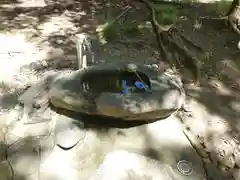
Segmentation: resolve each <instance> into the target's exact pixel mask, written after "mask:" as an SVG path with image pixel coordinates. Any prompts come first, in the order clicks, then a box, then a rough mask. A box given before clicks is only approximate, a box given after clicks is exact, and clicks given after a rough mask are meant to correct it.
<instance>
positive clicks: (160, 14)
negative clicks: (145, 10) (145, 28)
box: [155, 5, 179, 25]
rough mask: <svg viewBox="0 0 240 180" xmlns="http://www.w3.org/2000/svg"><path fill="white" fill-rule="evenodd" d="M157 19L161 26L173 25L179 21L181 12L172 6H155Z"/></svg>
mask: <svg viewBox="0 0 240 180" xmlns="http://www.w3.org/2000/svg"><path fill="white" fill-rule="evenodd" d="M155 12H156V19H157V21H158V22H159V23H160V24H163V25H169V24H173V23H175V22H176V21H177V19H178V13H179V10H178V9H177V8H176V7H174V6H172V5H161V6H155Z"/></svg>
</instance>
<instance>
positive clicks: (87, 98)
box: [49, 63, 185, 120]
mask: <svg viewBox="0 0 240 180" xmlns="http://www.w3.org/2000/svg"><path fill="white" fill-rule="evenodd" d="M123 81H124V82H125V85H123V84H122V82H123ZM136 82H138V83H141V85H143V86H144V87H142V88H139V87H136ZM125 86H127V87H128V92H127V93H124V92H123V90H124V87H125ZM184 98H185V93H184V91H183V88H182V83H181V80H180V78H179V77H178V76H176V75H173V74H170V73H166V72H161V71H159V70H158V69H156V68H154V67H151V66H146V65H139V64H124V63H122V64H97V65H94V66H90V67H87V68H84V69H80V70H78V71H75V72H73V73H71V74H69V75H67V76H64V77H61V78H59V79H57V80H56V81H55V83H54V84H53V85H52V87H51V89H50V93H49V101H50V103H51V104H52V105H53V106H55V107H58V108H63V109H67V110H71V111H75V112H80V113H86V114H93V115H101V116H108V117H114V118H121V119H124V120H155V119H160V118H165V117H168V116H170V115H171V114H172V113H173V112H175V111H176V110H178V109H179V108H181V106H182V104H183V102H184Z"/></svg>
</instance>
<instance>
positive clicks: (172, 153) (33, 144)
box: [0, 113, 206, 180]
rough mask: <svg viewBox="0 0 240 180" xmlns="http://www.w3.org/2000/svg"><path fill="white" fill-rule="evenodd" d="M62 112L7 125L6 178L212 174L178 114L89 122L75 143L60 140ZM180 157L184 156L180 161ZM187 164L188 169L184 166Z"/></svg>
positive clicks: (1, 169)
mask: <svg viewBox="0 0 240 180" xmlns="http://www.w3.org/2000/svg"><path fill="white" fill-rule="evenodd" d="M62 116H63V115H59V114H57V113H56V114H55V116H53V118H52V119H53V120H52V121H50V122H45V123H37V124H28V125H24V124H22V123H21V122H16V123H13V125H11V126H9V127H8V128H5V131H6V132H3V135H4V138H3V139H2V145H1V157H2V159H1V163H0V179H1V180H12V179H14V180H15V179H17V180H18V179H19V180H22V179H24V180H25V179H26V180H39V179H41V180H53V179H54V180H66V179H71V180H75V179H76V180H77V179H78V180H79V178H80V179H89V180H101V179H102V180H105V179H109V178H110V177H112V178H110V179H113V177H114V179H116V180H118V179H119V180H120V179H121V180H122V179H126V180H127V179H129V180H130V179H133V178H135V179H140V180H141V179H146V177H148V178H151V179H160V178H161V179H163V180H165V179H166V180H168V179H179V180H181V179H183V180H188V179H189V180H198V179H199V180H202V179H204V178H206V177H205V172H204V170H203V168H202V165H201V160H200V158H199V156H198V155H197V153H196V152H195V151H194V149H193V148H192V146H191V144H190V143H189V141H188V140H187V139H186V137H185V136H184V134H183V132H182V127H181V123H180V121H179V120H178V119H177V118H175V117H174V116H171V117H169V118H168V119H166V120H162V121H157V122H154V123H151V124H145V125H141V126H136V127H132V128H126V129H119V128H108V129H107V128H99V129H97V128H85V129H84V132H85V133H82V135H81V138H80V140H79V141H78V142H77V144H76V145H75V146H74V147H73V148H70V149H63V148H61V147H59V145H57V144H58V140H59V139H58V138H57V137H56V132H57V131H56V127H57V126H59V123H60V124H61V120H63V117H62ZM58 120H59V122H58ZM54 121H55V122H54ZM3 129H4V128H3ZM83 134H84V135H83ZM179 161H183V162H182V165H181V163H180V166H179V167H178V165H179V164H178V162H179ZM184 161H187V164H186V163H185V164H184ZM188 166H189V167H190V169H189V167H188ZM184 167H185V173H186V175H183V174H182V173H180V171H179V170H178V168H184ZM183 173H184V172H183Z"/></svg>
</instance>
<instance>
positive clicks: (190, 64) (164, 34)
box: [139, 0, 202, 82]
mask: <svg viewBox="0 0 240 180" xmlns="http://www.w3.org/2000/svg"><path fill="white" fill-rule="evenodd" d="M139 1H140V2H142V3H144V4H145V5H146V7H147V9H148V10H149V15H150V17H149V19H150V21H151V25H152V28H153V31H154V34H155V36H156V39H157V43H158V49H159V52H160V59H161V60H162V61H164V63H167V64H169V65H170V66H171V67H173V66H175V65H176V64H177V65H178V64H182V65H183V66H184V67H185V68H186V69H188V70H189V71H190V72H192V74H193V77H194V81H195V82H198V80H199V76H200V67H199V63H198V59H197V58H196V57H194V55H193V54H192V53H191V52H190V50H189V48H188V47H191V48H194V49H195V50H197V51H200V52H202V49H201V47H199V46H197V45H196V44H194V43H193V42H192V41H190V40H189V39H188V38H186V37H185V36H184V35H183V33H181V32H180V31H179V30H178V29H177V28H176V26H175V24H172V25H167V26H164V25H160V24H159V23H158V21H157V19H156V13H155V9H154V7H153V6H152V5H151V3H150V2H149V1H148V0H139ZM177 36H178V39H179V40H177V38H176V37H177ZM178 41H180V43H179V42H178ZM177 68H180V67H177Z"/></svg>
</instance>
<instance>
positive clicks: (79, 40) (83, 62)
mask: <svg viewBox="0 0 240 180" xmlns="http://www.w3.org/2000/svg"><path fill="white" fill-rule="evenodd" d="M86 38H87V36H86V35H85V34H77V35H76V48H77V61H78V69H82V68H86V67H87V54H86V49H85V46H84V41H85V39H86Z"/></svg>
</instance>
